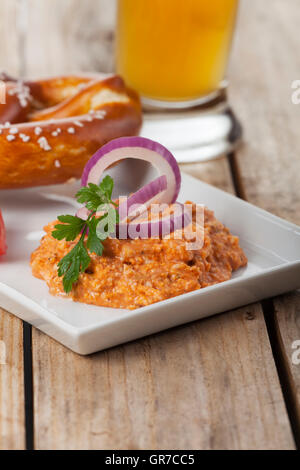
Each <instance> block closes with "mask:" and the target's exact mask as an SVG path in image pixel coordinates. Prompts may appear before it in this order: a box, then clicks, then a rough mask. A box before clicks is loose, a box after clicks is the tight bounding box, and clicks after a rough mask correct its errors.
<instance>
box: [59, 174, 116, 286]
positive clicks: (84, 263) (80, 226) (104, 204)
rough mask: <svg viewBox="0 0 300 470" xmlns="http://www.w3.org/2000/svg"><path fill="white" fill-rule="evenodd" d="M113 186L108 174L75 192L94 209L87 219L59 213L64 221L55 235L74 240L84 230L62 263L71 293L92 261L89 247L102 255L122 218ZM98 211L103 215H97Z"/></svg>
mask: <svg viewBox="0 0 300 470" xmlns="http://www.w3.org/2000/svg"><path fill="white" fill-rule="evenodd" d="M113 187H114V182H113V179H112V178H111V177H110V176H105V178H103V180H102V181H101V183H100V184H99V185H96V184H94V183H89V184H88V186H85V187H83V188H81V189H80V190H79V191H78V192H77V194H76V196H75V197H76V199H77V201H78V202H80V203H83V204H85V206H86V208H87V209H88V210H89V211H90V215H89V216H88V219H87V220H83V219H81V218H80V217H76V216H73V215H61V216H59V217H58V220H59V222H61V223H60V224H56V225H55V227H54V228H55V230H53V232H52V236H53V237H54V238H56V239H57V240H63V239H65V240H66V241H73V240H75V239H76V238H77V237H78V236H79V235H80V234H81V236H80V238H79V241H78V242H77V244H76V245H75V246H74V247H73V248H72V250H71V251H70V252H69V253H68V254H67V255H66V256H64V257H63V258H62V259H61V260H60V261H59V263H58V275H59V276H60V277H62V276H63V286H64V290H65V292H67V293H69V292H70V291H71V290H72V286H73V284H74V283H75V282H76V281H77V280H78V278H79V274H80V273H81V272H84V271H85V270H86V269H87V267H88V266H89V264H90V262H91V258H90V256H89V253H88V250H89V251H90V253H95V254H96V255H98V256H102V254H103V243H102V242H103V241H104V240H105V239H106V238H107V237H109V235H110V234H111V233H113V232H114V230H115V226H116V223H118V221H119V213H118V210H117V204H116V203H115V202H113V201H112V200H111V196H112V191H113ZM97 211H100V212H101V213H102V214H103V215H102V216H101V217H97V216H96V212H97ZM86 234H87V237H86Z"/></svg>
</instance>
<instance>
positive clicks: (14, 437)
mask: <svg viewBox="0 0 300 470" xmlns="http://www.w3.org/2000/svg"><path fill="white" fill-rule="evenodd" d="M24 446H25V430H24V386H23V328H22V321H21V320H19V319H18V318H16V317H14V316H13V315H11V314H10V313H7V312H5V311H4V310H2V309H0V450H13V449H24Z"/></svg>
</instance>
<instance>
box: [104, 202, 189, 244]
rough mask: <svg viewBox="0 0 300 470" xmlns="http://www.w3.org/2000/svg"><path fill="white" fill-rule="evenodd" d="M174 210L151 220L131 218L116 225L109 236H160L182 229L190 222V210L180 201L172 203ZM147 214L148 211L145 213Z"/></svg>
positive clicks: (125, 237) (124, 237)
mask: <svg viewBox="0 0 300 470" xmlns="http://www.w3.org/2000/svg"><path fill="white" fill-rule="evenodd" d="M172 209H174V212H172V213H169V214H167V215H165V216H163V217H160V216H159V217H158V218H157V219H152V220H148V219H147V220H139V219H141V217H139V218H137V219H133V220H132V221H131V222H129V223H119V224H117V226H116V231H115V233H113V234H111V235H110V237H111V238H119V239H127V238H129V239H136V238H141V239H148V238H161V237H165V236H167V235H170V233H173V232H175V231H176V230H183V229H184V228H185V227H187V226H188V225H189V224H190V223H191V222H192V214H191V211H190V210H188V209H187V208H185V206H184V205H183V204H181V203H180V202H176V203H175V204H173V205H172ZM147 214H148V213H147Z"/></svg>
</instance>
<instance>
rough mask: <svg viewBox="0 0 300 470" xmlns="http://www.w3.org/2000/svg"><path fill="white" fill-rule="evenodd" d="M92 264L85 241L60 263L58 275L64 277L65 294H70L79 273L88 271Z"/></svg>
mask: <svg viewBox="0 0 300 470" xmlns="http://www.w3.org/2000/svg"><path fill="white" fill-rule="evenodd" d="M90 262H91V258H90V257H89V255H88V252H87V249H86V247H85V246H84V243H83V239H80V240H79V242H78V243H77V245H75V246H74V248H72V250H71V251H70V252H69V253H68V254H67V255H66V256H64V257H63V258H62V259H61V260H60V262H59V263H58V275H59V276H64V279H63V286H64V290H65V292H67V293H68V292H70V291H71V290H72V286H73V284H74V282H76V281H77V280H78V277H79V273H80V272H83V271H85V270H86V268H87V267H88V266H89V264H90Z"/></svg>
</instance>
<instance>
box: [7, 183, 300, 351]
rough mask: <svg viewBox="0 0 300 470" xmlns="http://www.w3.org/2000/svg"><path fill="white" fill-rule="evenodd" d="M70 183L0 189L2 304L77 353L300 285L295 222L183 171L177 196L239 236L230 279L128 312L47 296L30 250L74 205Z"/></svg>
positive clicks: (299, 234)
mask: <svg viewBox="0 0 300 470" xmlns="http://www.w3.org/2000/svg"><path fill="white" fill-rule="evenodd" d="M76 189H77V185H76V184H75V185H59V186H52V187H44V188H34V189H26V190H17V191H1V192H0V207H1V209H2V211H3V216H4V219H5V223H6V228H7V238H8V245H9V248H8V252H7V254H6V255H5V256H3V257H2V258H1V260H0V306H1V307H3V308H5V309H7V310H8V311H10V312H12V313H14V314H15V315H17V316H18V317H20V318H22V319H23V320H25V321H27V322H29V323H31V324H32V325H34V326H35V327H37V328H39V329H40V330H42V331H43V332H45V333H47V334H48V335H50V336H52V337H53V338H55V339H56V340H57V341H59V342H61V343H62V344H64V345H65V346H67V347H68V348H70V349H72V350H73V351H75V352H77V353H79V354H90V353H93V352H95V351H99V350H102V349H105V348H108V347H111V346H114V345H117V344H120V343H124V342H126V341H130V340H133V339H136V338H140V337H142V336H146V335H149V334H151V333H155V332H157V331H160V330H164V329H166V328H170V327H174V326H176V325H179V324H182V323H186V322H190V321H193V320H197V319H199V318H204V317H207V316H209V315H213V314H216V313H220V312H224V311H226V310H229V309H232V308H235V307H238V306H241V305H245V304H248V303H251V302H255V301H257V300H260V299H263V298H266V297H270V296H273V295H277V294H280V293H283V292H286V291H289V290H293V289H296V288H298V287H300V227H297V226H296V225H293V224H290V223H289V222H286V221H284V220H282V219H280V218H278V217H275V216H274V215H272V214H269V213H268V212H265V211H263V210H261V209H258V208H257V207H254V206H252V205H251V204H248V203H246V202H244V201H242V200H240V199H238V198H236V197H234V196H231V195H230V194H227V193H225V192H223V191H221V190H219V189H216V188H214V187H213V186H209V185H207V184H205V183H202V182H201V181H199V180H197V179H194V178H192V177H190V176H187V175H185V174H183V175H182V188H181V193H180V196H179V200H180V201H182V202H184V201H185V200H193V201H195V202H197V203H204V204H205V205H207V206H208V207H209V208H210V209H212V210H214V211H215V214H216V217H217V218H218V219H219V220H220V221H221V222H223V223H224V224H225V225H226V226H227V227H229V228H230V230H231V232H232V233H233V234H236V235H238V236H239V237H240V243H241V246H242V247H243V249H244V250H245V252H246V255H247V257H248V260H249V264H248V266H247V267H246V268H243V269H240V270H238V271H237V272H235V273H234V275H233V278H232V280H230V281H226V282H224V283H221V284H218V285H215V286H210V287H206V288H205V289H202V290H198V291H195V292H190V293H188V294H184V295H181V296H178V297H174V298H172V299H168V300H165V301H162V302H158V303H156V304H153V305H149V306H147V307H143V308H140V309H137V310H134V311H128V310H120V309H110V308H105V307H95V306H91V305H85V304H82V303H76V302H73V301H69V300H65V299H62V298H59V297H53V296H51V295H50V294H49V293H48V287H47V285H46V283H45V282H44V281H41V280H38V279H36V278H34V277H33V276H32V274H31V269H30V266H29V259H30V254H31V252H32V251H33V250H34V249H35V248H36V247H37V246H38V244H39V240H40V238H41V236H42V235H43V233H42V228H43V226H44V225H46V224H47V223H48V222H50V221H51V220H54V219H55V218H56V217H57V215H59V214H63V213H70V210H71V211H72V205H73V206H74V204H76V203H74V199H72V196H73V195H74V194H75V192H76ZM73 210H74V209H73ZM71 213H72V212H71Z"/></svg>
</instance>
